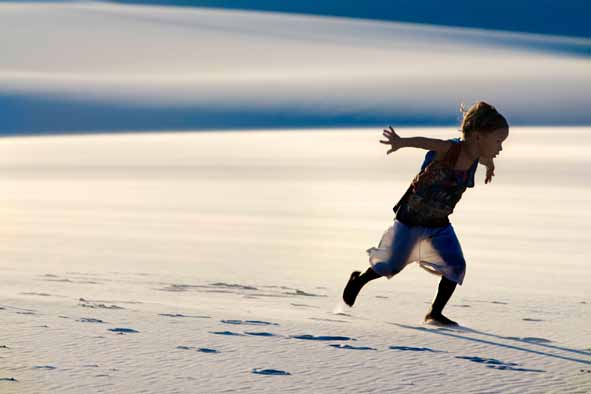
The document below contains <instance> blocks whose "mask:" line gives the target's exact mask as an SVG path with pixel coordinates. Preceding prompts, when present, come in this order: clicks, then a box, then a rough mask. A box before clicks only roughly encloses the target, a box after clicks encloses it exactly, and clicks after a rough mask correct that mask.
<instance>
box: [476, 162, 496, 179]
mask: <svg viewBox="0 0 591 394" xmlns="http://www.w3.org/2000/svg"><path fill="white" fill-rule="evenodd" d="M478 162H479V163H480V164H482V165H483V166H485V167H486V178H485V179H484V183H485V184H486V183H490V182H492V177H493V176H495V163H494V162H493V159H489V160H485V159H479V160H478Z"/></svg>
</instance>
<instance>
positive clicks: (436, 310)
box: [425, 276, 458, 326]
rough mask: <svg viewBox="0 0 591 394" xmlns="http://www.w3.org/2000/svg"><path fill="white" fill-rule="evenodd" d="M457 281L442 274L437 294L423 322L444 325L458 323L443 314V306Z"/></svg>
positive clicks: (455, 324)
mask: <svg viewBox="0 0 591 394" xmlns="http://www.w3.org/2000/svg"><path fill="white" fill-rule="evenodd" d="M456 286H457V283H456V282H453V281H451V280H449V279H447V278H446V277H444V276H442V277H441V281H440V282H439V288H438V289H437V295H436V296H435V300H434V301H433V305H431V311H430V312H429V313H427V315H426V316H425V322H433V323H438V324H442V325H446V326H457V325H458V323H456V322H455V321H453V320H451V319H448V318H447V317H445V316H443V313H442V312H443V308H444V307H445V305H446V304H447V302H448V301H449V299H450V298H451V295H452V294H453V293H454V290H455V289H456Z"/></svg>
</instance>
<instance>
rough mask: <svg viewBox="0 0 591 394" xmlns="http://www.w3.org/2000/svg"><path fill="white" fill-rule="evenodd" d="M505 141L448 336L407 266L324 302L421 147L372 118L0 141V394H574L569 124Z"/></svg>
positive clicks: (578, 377)
mask: <svg viewBox="0 0 591 394" xmlns="http://www.w3.org/2000/svg"><path fill="white" fill-rule="evenodd" d="M400 133H401V134H402V135H417V134H419V135H428V136H429V135H430V136H436V137H441V138H445V137H452V136H454V130H453V128H448V129H401V130H400ZM511 133H512V134H511V136H510V139H509V140H508V141H507V144H506V146H505V149H504V151H503V153H502V155H501V156H500V157H499V159H498V163H497V176H496V177H495V179H494V181H493V183H492V184H490V185H484V184H483V174H482V172H479V173H478V174H477V175H478V177H477V186H476V188H475V189H473V190H469V191H468V192H467V193H466V195H465V197H464V199H463V200H462V201H461V202H460V204H459V206H458V209H457V212H456V213H454V215H453V217H452V221H453V222H454V225H455V228H456V231H457V233H458V235H459V237H460V239H461V242H462V246H463V248H464V252H465V254H466V257H467V260H468V272H467V277H466V282H465V283H464V285H463V286H462V287H461V288H459V289H458V290H457V292H456V294H454V297H453V298H452V301H451V303H450V305H449V306H448V309H447V312H448V314H449V316H450V317H452V318H455V319H457V320H459V321H460V323H462V325H463V326H464V328H463V329H461V330H451V331H450V330H444V329H438V328H436V327H432V326H425V325H422V324H421V318H422V316H423V315H424V313H425V311H426V309H427V307H428V303H429V302H430V300H431V297H432V296H433V293H434V290H435V287H436V284H437V278H436V277H433V276H431V275H428V274H427V273H425V272H423V271H422V270H419V269H418V268H417V267H415V266H412V267H408V268H407V269H406V270H405V271H404V272H402V273H401V274H400V276H399V277H395V278H393V279H392V280H390V281H387V280H381V281H376V282H375V283H372V284H371V285H370V286H368V288H367V289H366V290H364V292H363V293H362V294H361V295H360V298H359V300H358V303H357V305H356V306H355V308H353V309H351V310H342V312H343V313H344V314H334V313H333V311H334V310H335V305H339V298H340V292H341V290H342V286H343V284H344V281H345V279H346V278H347V276H348V274H349V272H350V271H351V270H352V269H354V268H357V269H361V268H364V267H366V266H367V256H366V255H365V253H364V250H365V249H366V248H367V247H369V246H372V245H375V242H377V240H378V238H379V236H380V235H381V232H382V230H383V229H384V228H385V227H386V226H387V225H388V224H389V223H390V220H391V206H392V205H393V203H394V202H395V200H396V198H397V197H398V196H399V195H400V194H401V193H402V192H403V191H404V190H405V187H406V185H407V184H408V182H409V180H410V179H411V178H412V176H413V175H414V173H415V171H416V170H417V168H418V166H419V163H420V160H421V155H422V153H421V152H419V151H413V150H403V151H401V152H398V153H397V154H395V155H393V156H389V157H388V158H387V159H385V157H384V150H383V146H381V145H379V144H378V143H377V140H378V137H379V130H375V131H373V132H372V130H348V131H336V130H332V131H322V130H318V131H307V132H303V131H297V130H295V131H292V132H287V131H283V132H277V131H268V132H257V133H241V132H227V133H184V134H178V133H163V134H130V135H94V136H68V137H55V136H54V137H14V138H4V139H3V140H2V143H1V144H0V169H1V170H2V174H3V186H2V188H1V189H0V211H1V214H2V221H0V234H1V236H2V242H1V243H0V255H1V256H2V259H1V260H0V273H1V275H2V278H3V285H2V286H1V287H0V326H1V327H2V330H1V331H0V392H2V393H18V394H29V393H30V394H33V393H35V394H38V393H99V392H105V393H141V392H148V393H183V392H190V393H221V392H241V393H242V392H244V393H259V392H268V393H277V392H299V393H310V392H314V393H337V392H371V393H386V392H394V391H395V392H401V393H441V392H457V393H519V394H522V393H536V394H537V393H586V392H589V390H591V378H590V377H591V372H589V371H590V370H591V349H590V348H589V338H590V335H591V331H590V329H589V327H591V326H590V324H589V307H590V306H591V299H590V298H589V291H588V283H589V267H588V262H589V258H590V253H589V252H590V249H589V245H590V244H591V232H590V230H589V226H587V225H586V224H587V223H588V222H589V220H590V218H589V210H588V207H587V205H588V202H589V201H590V200H591V190H590V189H589V175H588V171H587V167H588V161H589V158H588V156H587V155H585V154H584V152H587V151H588V150H589V147H590V146H591V139H590V137H589V136H591V134H590V130H589V129H588V128H519V127H515V128H513V129H512V131H511ZM557 135H558V136H560V138H557V137H556V136H557ZM542 158H544V159H543V160H542ZM333 345H334V346H333ZM261 373H262V374H261ZM265 374H269V375H265ZM287 374H289V375H287ZM12 379H14V380H12Z"/></svg>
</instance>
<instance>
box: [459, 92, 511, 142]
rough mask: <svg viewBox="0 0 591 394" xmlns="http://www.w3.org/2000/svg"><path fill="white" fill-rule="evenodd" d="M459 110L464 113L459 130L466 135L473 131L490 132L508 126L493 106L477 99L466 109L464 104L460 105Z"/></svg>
mask: <svg viewBox="0 0 591 394" xmlns="http://www.w3.org/2000/svg"><path fill="white" fill-rule="evenodd" d="M460 111H461V112H462V113H463V114H464V118H463V119H462V127H461V129H460V131H461V132H462V133H463V134H464V136H466V135H467V134H470V133H472V132H475V131H480V132H484V133H490V132H491V131H494V130H497V129H503V128H509V123H507V119H505V117H504V116H503V115H501V114H500V113H499V112H498V111H497V109H496V108H495V107H493V106H492V105H490V104H488V103H485V102H484V101H479V102H477V103H476V104H474V105H473V106H471V107H470V108H469V109H468V110H466V108H465V107H464V104H462V105H460Z"/></svg>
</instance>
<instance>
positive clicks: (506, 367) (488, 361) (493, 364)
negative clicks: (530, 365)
mask: <svg viewBox="0 0 591 394" xmlns="http://www.w3.org/2000/svg"><path fill="white" fill-rule="evenodd" d="M456 358H459V359H462V360H468V361H471V362H473V363H479V364H485V365H486V367H487V368H492V369H498V370H502V371H520V372H546V371H544V370H541V369H527V368H517V367H518V366H519V364H517V363H508V362H504V361H500V360H497V359H494V358H482V357H476V356H456Z"/></svg>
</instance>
